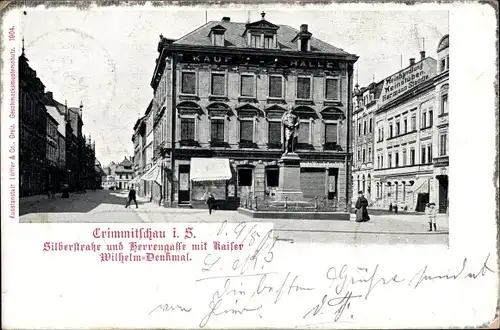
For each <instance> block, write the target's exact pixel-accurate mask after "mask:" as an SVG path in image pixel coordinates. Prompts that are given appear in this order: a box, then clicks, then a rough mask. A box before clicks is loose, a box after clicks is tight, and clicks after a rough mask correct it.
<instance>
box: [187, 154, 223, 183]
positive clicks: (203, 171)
mask: <svg viewBox="0 0 500 330" xmlns="http://www.w3.org/2000/svg"><path fill="white" fill-rule="evenodd" d="M189 174H190V178H191V180H192V181H219V180H229V179H231V177H232V174H231V168H230V166H229V159H227V158H191V170H190V173H189Z"/></svg>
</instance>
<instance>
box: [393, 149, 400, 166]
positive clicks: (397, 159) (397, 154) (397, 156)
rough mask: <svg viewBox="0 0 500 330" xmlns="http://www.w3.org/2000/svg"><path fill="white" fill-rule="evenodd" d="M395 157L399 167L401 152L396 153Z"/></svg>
mask: <svg viewBox="0 0 500 330" xmlns="http://www.w3.org/2000/svg"><path fill="white" fill-rule="evenodd" d="M394 156H395V157H394V158H395V161H396V167H399V152H396V154H395V155H394Z"/></svg>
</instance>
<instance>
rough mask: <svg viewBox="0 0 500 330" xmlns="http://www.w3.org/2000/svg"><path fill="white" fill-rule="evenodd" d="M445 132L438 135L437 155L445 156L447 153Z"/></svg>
mask: <svg viewBox="0 0 500 330" xmlns="http://www.w3.org/2000/svg"><path fill="white" fill-rule="evenodd" d="M447 138H448V136H447V134H446V133H442V134H441V135H439V156H446V155H447V153H448V150H447V145H446V144H447V142H448V141H447Z"/></svg>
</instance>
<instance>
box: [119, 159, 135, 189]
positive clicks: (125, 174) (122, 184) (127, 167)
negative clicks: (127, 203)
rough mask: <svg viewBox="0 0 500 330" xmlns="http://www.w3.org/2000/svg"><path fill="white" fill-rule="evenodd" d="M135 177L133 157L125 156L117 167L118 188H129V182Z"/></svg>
mask: <svg viewBox="0 0 500 330" xmlns="http://www.w3.org/2000/svg"><path fill="white" fill-rule="evenodd" d="M133 178H134V169H133V163H132V157H130V159H129V158H127V157H125V158H124V159H123V160H122V161H121V162H120V163H118V165H117V166H116V169H115V182H116V188H117V189H120V190H121V189H128V188H129V182H130V181H131V180H132V179H133Z"/></svg>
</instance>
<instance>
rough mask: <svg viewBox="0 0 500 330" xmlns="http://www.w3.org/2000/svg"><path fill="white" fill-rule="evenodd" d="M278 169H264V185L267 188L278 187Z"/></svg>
mask: <svg viewBox="0 0 500 330" xmlns="http://www.w3.org/2000/svg"><path fill="white" fill-rule="evenodd" d="M279 174H280V172H279V168H277V167H276V168H267V169H266V185H267V186H268V187H278V185H279V179H280V175H279Z"/></svg>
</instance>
